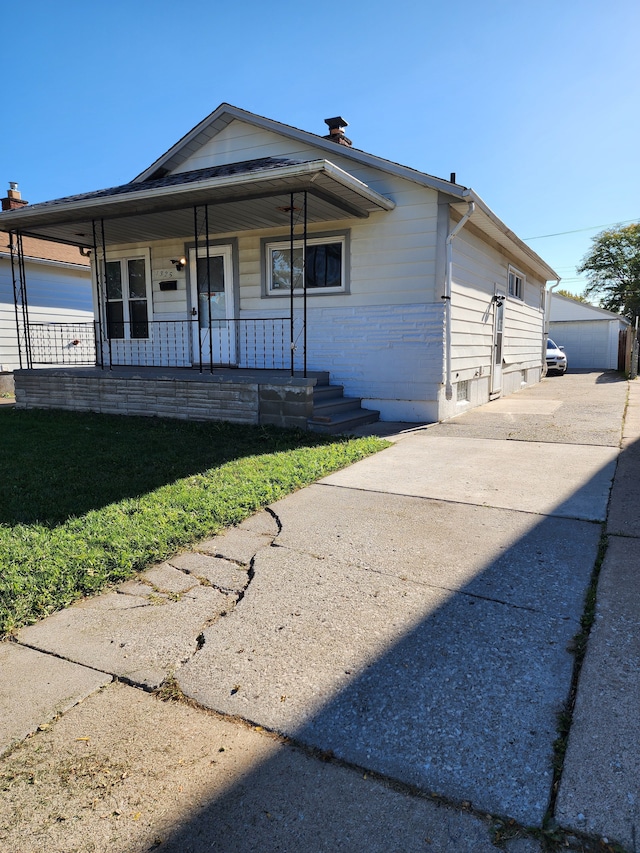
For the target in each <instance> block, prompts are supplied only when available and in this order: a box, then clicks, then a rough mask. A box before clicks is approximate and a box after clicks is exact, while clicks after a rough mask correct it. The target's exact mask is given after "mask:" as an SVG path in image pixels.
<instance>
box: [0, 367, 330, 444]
mask: <svg viewBox="0 0 640 853" xmlns="http://www.w3.org/2000/svg"><path fill="white" fill-rule="evenodd" d="M14 382H15V394H16V408H18V409H64V410H67V411H75V412H100V413H103V414H112V415H144V416H151V417H161V418H180V419H183V420H199V421H230V422H231V423H243V424H271V425H274V426H279V427H298V428H300V429H307V421H308V419H309V418H310V417H311V415H312V413H313V388H314V386H315V384H316V382H317V376H313V377H309V378H298V377H292V376H289V375H287V373H286V372H285V371H282V372H278V371H266V370H265V371H256V370H253V371H249V370H247V371H243V370H233V369H216V370H214V372H213V373H209V372H203V373H199V372H198V371H196V370H190V369H181V368H168V369H166V370H163V369H161V368H141V369H136V368H119V369H114V370H101V369H100V368H91V367H89V368H68V369H55V368H54V369H36V370H17V371H15V373H14Z"/></svg>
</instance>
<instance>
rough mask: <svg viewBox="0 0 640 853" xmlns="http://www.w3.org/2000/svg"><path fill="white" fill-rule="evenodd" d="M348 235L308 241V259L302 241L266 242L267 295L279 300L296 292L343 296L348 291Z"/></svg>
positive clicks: (313, 238)
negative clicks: (303, 291) (342, 293)
mask: <svg viewBox="0 0 640 853" xmlns="http://www.w3.org/2000/svg"><path fill="white" fill-rule="evenodd" d="M346 244H347V237H346V234H339V235H336V236H326V237H309V238H308V239H307V251H306V257H305V258H303V256H304V243H303V241H302V240H294V242H293V265H292V263H291V241H290V240H278V241H272V242H269V241H265V252H266V255H265V265H266V292H267V295H271V296H275V295H282V294H285V293H288V292H289V291H290V290H291V277H292V273H293V289H294V292H295V291H302V290H303V289H304V287H305V285H306V288H307V292H313V293H340V292H344V291H345V290H346ZM303 260H304V263H303Z"/></svg>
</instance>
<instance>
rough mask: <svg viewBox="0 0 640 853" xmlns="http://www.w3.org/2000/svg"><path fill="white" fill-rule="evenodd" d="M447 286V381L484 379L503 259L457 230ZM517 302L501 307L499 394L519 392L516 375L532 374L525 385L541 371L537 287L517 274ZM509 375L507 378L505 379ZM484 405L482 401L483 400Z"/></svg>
mask: <svg viewBox="0 0 640 853" xmlns="http://www.w3.org/2000/svg"><path fill="white" fill-rule="evenodd" d="M453 258H454V267H453V282H452V299H451V314H452V371H453V379H454V382H456V381H465V380H470V379H480V378H481V377H486V376H488V375H489V374H490V371H491V363H492V355H493V328H494V310H495V308H494V305H495V303H494V298H493V297H494V294H495V292H496V290H502V291H503V292H504V291H505V290H506V287H507V282H508V279H507V276H508V272H509V270H510V269H511V266H510V264H509V259H508V258H506V257H505V256H504V254H503V253H502V252H500V251H498V250H497V249H495V248H492V247H491V246H488V245H487V244H486V243H485V242H484V241H483V240H481V239H480V238H479V237H478V236H477V235H476V234H475V233H474V232H473V231H472V229H471V228H469V227H467V228H465V229H463V230H462V231H461V232H460V233H459V234H458V236H457V237H456V239H455V241H454V244H453ZM523 279H524V281H526V285H525V284H524V281H523V298H522V299H507V300H506V302H505V304H504V336H503V351H502V356H503V371H504V373H503V377H504V385H503V393H509V392H510V391H511V390H516V389H515V387H514V388H512V387H511V386H512V385H513V383H514V382H516V380H517V386H518V388H519V387H520V383H521V376H522V374H521V371H523V370H529V369H533V370H532V371H531V380H532V381H533V379H534V378H535V377H536V375H538V376H539V373H538V374H536V371H539V370H540V368H541V365H542V336H543V331H544V316H543V312H542V309H541V289H542V288H543V286H544V285H543V283H542V282H540V281H536V280H535V276H533V275H532V274H529V275H527V276H526V277H525V276H524V274H523ZM510 374H512V375H511V376H510ZM487 399H488V398H487Z"/></svg>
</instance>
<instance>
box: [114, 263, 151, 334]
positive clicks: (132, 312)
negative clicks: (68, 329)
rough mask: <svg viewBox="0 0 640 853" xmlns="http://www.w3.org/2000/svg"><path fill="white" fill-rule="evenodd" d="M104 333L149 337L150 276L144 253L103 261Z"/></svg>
mask: <svg viewBox="0 0 640 853" xmlns="http://www.w3.org/2000/svg"><path fill="white" fill-rule="evenodd" d="M105 314H106V321H107V337H109V338H111V339H118V338H121V339H125V340H127V339H134V338H148V337H149V276H148V266H147V260H146V258H145V257H137V258H119V259H117V260H107V262H106V288H105Z"/></svg>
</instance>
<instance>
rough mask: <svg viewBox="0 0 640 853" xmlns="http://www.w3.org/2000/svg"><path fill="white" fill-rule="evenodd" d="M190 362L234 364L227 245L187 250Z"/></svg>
mask: <svg viewBox="0 0 640 853" xmlns="http://www.w3.org/2000/svg"><path fill="white" fill-rule="evenodd" d="M189 277H190V280H191V306H192V308H191V314H192V320H193V322H192V324H191V327H192V335H193V363H194V364H197V363H199V362H200V361H201V362H202V363H203V364H222V365H226V364H236V361H237V359H236V334H235V323H234V299H233V260H232V251H231V246H209V249H208V250H207V249H206V247H198V250H197V254H196V250H195V249H191V251H190V252H189Z"/></svg>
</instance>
